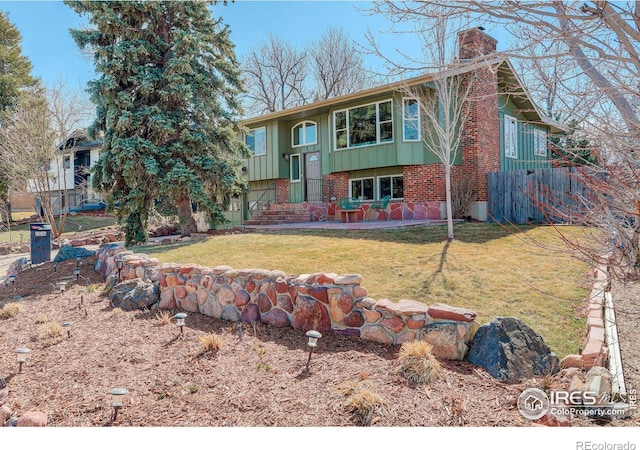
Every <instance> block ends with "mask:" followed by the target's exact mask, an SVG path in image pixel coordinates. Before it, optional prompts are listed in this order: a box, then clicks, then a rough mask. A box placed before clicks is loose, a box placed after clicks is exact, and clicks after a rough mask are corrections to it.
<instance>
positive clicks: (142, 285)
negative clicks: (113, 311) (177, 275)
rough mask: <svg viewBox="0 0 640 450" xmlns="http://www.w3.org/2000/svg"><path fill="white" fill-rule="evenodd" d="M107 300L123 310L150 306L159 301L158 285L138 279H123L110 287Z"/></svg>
mask: <svg viewBox="0 0 640 450" xmlns="http://www.w3.org/2000/svg"><path fill="white" fill-rule="evenodd" d="M109 300H110V301H111V304H112V305H113V306H115V307H119V308H122V309H123V310H125V311H133V310H135V309H146V308H150V307H151V305H153V304H155V303H158V302H159V301H160V287H159V286H158V285H157V284H152V283H146V282H144V281H142V280H140V279H135V280H128V281H124V282H122V283H120V284H116V285H115V286H114V287H113V289H111V291H110V292H109Z"/></svg>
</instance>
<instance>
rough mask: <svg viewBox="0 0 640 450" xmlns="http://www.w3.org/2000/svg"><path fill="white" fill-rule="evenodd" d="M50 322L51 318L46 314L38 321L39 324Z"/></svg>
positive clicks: (39, 317) (41, 315) (40, 316)
mask: <svg viewBox="0 0 640 450" xmlns="http://www.w3.org/2000/svg"><path fill="white" fill-rule="evenodd" d="M47 322H49V318H48V317H47V316H46V315H45V314H40V315H39V316H38V318H37V319H36V323H37V324H41V323H47Z"/></svg>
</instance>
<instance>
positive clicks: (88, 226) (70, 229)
mask: <svg viewBox="0 0 640 450" xmlns="http://www.w3.org/2000/svg"><path fill="white" fill-rule="evenodd" d="M115 223H116V219H115V218H114V217H102V216H82V215H71V216H67V220H66V222H65V227H64V233H63V236H64V235H65V234H69V233H77V232H79V231H87V230H95V229H98V228H103V227H108V226H111V225H115ZM30 239H31V234H30V231H29V225H28V224H25V225H19V226H16V227H11V231H10V232H9V231H4V232H0V243H2V242H14V243H21V242H29V240H30Z"/></svg>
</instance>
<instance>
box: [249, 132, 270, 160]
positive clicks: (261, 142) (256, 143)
mask: <svg viewBox="0 0 640 450" xmlns="http://www.w3.org/2000/svg"><path fill="white" fill-rule="evenodd" d="M246 143H247V146H248V147H249V150H251V152H252V153H253V155H254V156H256V155H264V154H266V153H267V129H266V128H265V127H262V128H255V129H253V130H249V133H248V134H247V137H246Z"/></svg>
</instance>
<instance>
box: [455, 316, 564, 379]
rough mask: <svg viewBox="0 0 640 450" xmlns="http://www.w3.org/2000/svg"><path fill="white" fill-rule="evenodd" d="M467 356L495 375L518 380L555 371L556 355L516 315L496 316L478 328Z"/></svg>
mask: <svg viewBox="0 0 640 450" xmlns="http://www.w3.org/2000/svg"><path fill="white" fill-rule="evenodd" d="M467 359H468V361H469V362H470V363H472V364H475V365H476V366H480V367H484V368H485V369H487V371H488V372H489V373H490V374H491V376H493V377H494V378H498V379H500V380H507V381H517V380H520V379H523V378H533V377H536V376H544V375H547V374H554V373H556V372H557V371H558V370H559V361H558V357H557V356H556V355H555V354H554V353H553V352H551V350H550V349H549V346H548V345H547V344H545V343H544V340H543V339H542V336H540V335H539V334H538V333H536V332H535V331H534V330H533V329H532V328H531V327H529V326H528V325H527V324H526V323H524V322H523V321H522V320H520V319H517V318H515V317H497V318H495V319H494V320H493V321H491V322H489V323H486V324H484V325H482V326H481V327H480V328H478V331H477V332H476V334H475V336H474V337H473V340H472V341H471V349H470V350H469V354H468V356H467Z"/></svg>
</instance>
